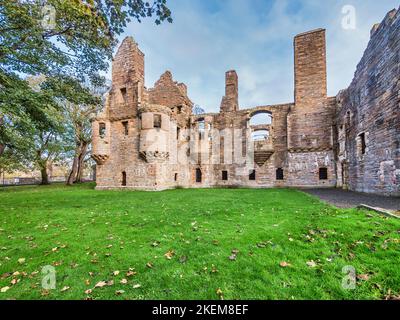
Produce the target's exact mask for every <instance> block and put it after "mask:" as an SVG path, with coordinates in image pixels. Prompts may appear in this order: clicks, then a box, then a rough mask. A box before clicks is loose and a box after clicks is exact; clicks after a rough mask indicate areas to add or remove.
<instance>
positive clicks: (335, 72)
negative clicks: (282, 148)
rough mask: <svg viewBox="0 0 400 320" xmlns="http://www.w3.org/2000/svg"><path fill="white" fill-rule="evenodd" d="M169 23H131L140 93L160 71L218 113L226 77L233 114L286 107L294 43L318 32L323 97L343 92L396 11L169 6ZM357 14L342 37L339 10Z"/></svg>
mask: <svg viewBox="0 0 400 320" xmlns="http://www.w3.org/2000/svg"><path fill="white" fill-rule="evenodd" d="M167 2H168V6H169V8H170V9H171V11H172V16H173V19H174V22H173V23H172V24H169V23H163V24H161V25H159V26H156V25H155V24H154V23H153V22H152V20H145V21H144V22H142V23H141V24H139V23H136V22H135V23H131V24H130V25H129V26H128V28H127V29H126V32H125V33H124V35H122V36H121V39H123V38H124V37H125V36H127V35H129V36H133V37H134V39H135V40H136V42H138V44H139V47H140V48H141V50H142V51H143V52H144V54H145V64H146V76H145V77H146V86H147V87H152V86H153V85H154V83H155V81H156V80H157V79H158V78H159V77H160V75H161V74H162V73H163V72H164V71H165V70H170V71H171V72H172V74H173V76H174V79H175V80H176V81H179V82H184V83H186V85H187V86H188V95H189V97H190V98H191V100H192V101H193V102H194V103H196V104H198V105H200V106H201V107H202V108H203V109H205V110H206V112H217V111H218V110H219V105H220V102H221V98H222V96H223V94H224V80H225V71H227V70H231V69H235V70H236V71H237V73H238V76H239V102H240V107H241V108H245V107H251V106H257V105H267V104H276V103H286V102H292V101H293V100H294V98H293V91H294V88H293V37H294V36H295V35H296V34H298V33H302V32H305V31H309V30H312V29H316V28H325V29H326V32H327V62H328V94H329V95H331V96H333V95H336V94H337V93H338V91H339V90H341V89H344V88H346V87H347V86H348V85H349V84H350V82H351V80H352V78H353V74H354V71H355V68H356V65H357V63H358V62H359V61H360V59H361V57H362V54H363V52H364V50H365V48H366V46H367V44H368V40H369V35H370V30H371V27H372V25H373V24H374V23H377V22H381V20H382V19H383V18H384V16H385V15H386V13H387V12H388V11H390V10H391V9H393V8H399V1H398V0H397V1H394V0H379V1H377V0H345V1H340V0H339V1H338V0H324V1H321V0H302V1H301V0H168V1H167ZM345 5H352V6H354V8H355V9H356V11H355V12H356V28H355V29H350V30H348V29H343V28H342V19H343V17H344V15H343V14H342V8H343V6H345Z"/></svg>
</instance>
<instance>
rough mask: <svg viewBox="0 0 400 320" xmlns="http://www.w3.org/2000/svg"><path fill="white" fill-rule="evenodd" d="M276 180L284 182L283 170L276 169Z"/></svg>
mask: <svg viewBox="0 0 400 320" xmlns="http://www.w3.org/2000/svg"><path fill="white" fill-rule="evenodd" d="M276 180H277V181H283V180H285V171H284V170H283V168H276Z"/></svg>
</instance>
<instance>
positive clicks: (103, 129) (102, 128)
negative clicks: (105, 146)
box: [99, 122, 106, 139]
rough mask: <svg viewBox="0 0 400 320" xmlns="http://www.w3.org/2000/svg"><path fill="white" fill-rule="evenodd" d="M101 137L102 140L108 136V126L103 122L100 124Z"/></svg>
mask: <svg viewBox="0 0 400 320" xmlns="http://www.w3.org/2000/svg"><path fill="white" fill-rule="evenodd" d="M99 136H100V138H102V139H103V138H104V137H105V136H106V124H105V123H103V122H102V123H99Z"/></svg>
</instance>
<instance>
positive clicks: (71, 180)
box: [67, 147, 79, 186]
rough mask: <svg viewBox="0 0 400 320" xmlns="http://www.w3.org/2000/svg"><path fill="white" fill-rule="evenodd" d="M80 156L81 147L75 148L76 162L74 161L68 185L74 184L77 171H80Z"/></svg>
mask: <svg viewBox="0 0 400 320" xmlns="http://www.w3.org/2000/svg"><path fill="white" fill-rule="evenodd" d="M78 158H79V147H77V148H76V149H75V156H74V162H73V163H72V169H71V172H70V173H69V176H68V179H67V185H68V186H72V184H73V183H74V182H75V180H76V173H77V172H78V162H79V159H78Z"/></svg>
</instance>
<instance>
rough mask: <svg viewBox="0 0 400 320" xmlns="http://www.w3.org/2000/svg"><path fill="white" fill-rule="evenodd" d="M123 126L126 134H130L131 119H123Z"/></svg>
mask: <svg viewBox="0 0 400 320" xmlns="http://www.w3.org/2000/svg"><path fill="white" fill-rule="evenodd" d="M122 127H123V129H124V135H125V136H129V121H128V120H126V121H122Z"/></svg>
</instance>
